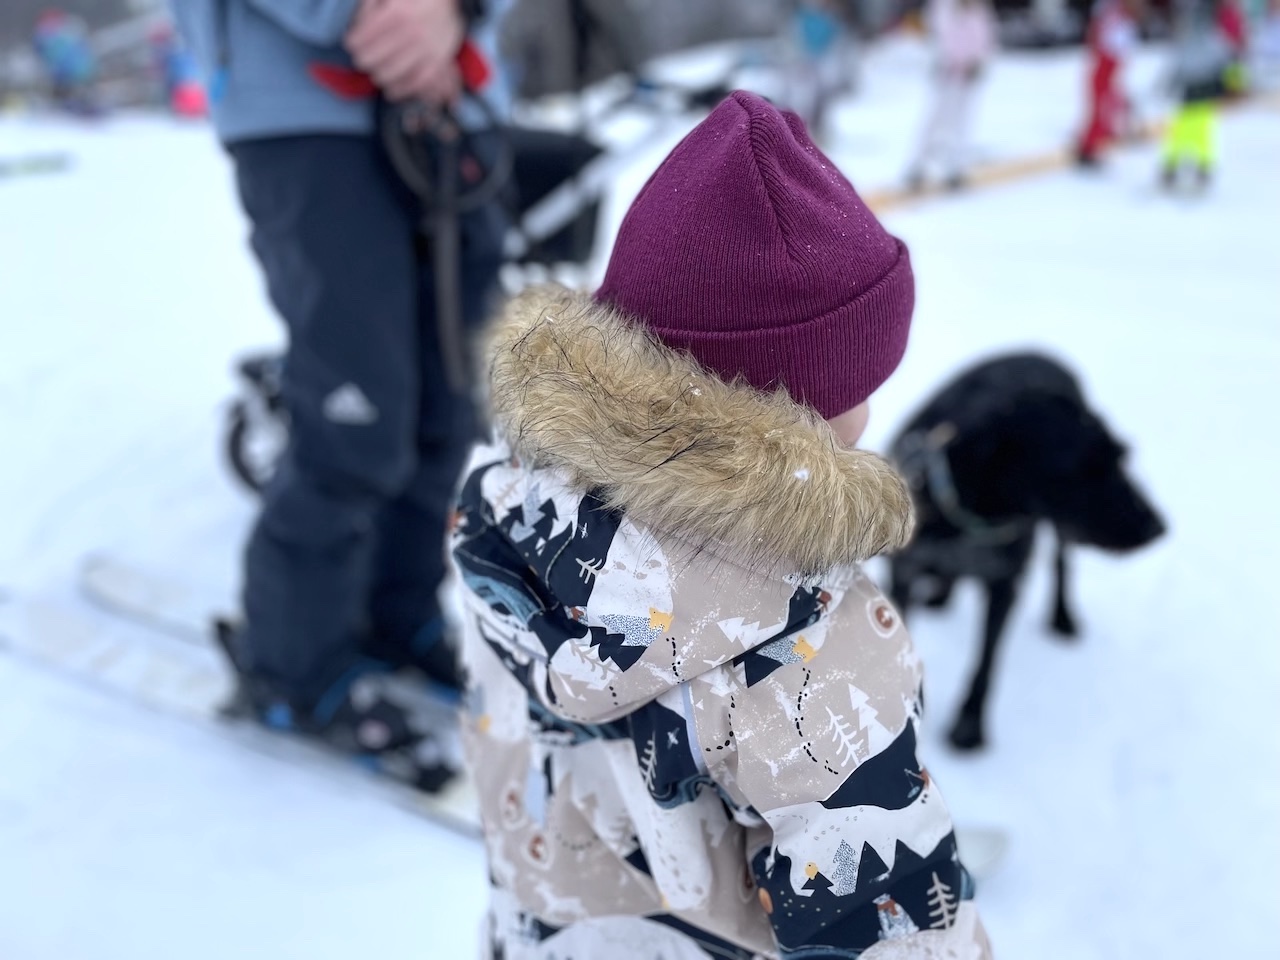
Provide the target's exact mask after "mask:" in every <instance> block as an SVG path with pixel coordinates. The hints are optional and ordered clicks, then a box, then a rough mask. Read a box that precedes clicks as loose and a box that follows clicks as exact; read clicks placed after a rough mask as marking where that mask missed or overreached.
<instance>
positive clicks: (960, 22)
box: [907, 0, 997, 190]
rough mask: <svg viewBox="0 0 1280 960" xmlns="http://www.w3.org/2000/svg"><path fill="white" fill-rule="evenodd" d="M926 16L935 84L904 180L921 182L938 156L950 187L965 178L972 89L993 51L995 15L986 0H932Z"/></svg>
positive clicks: (913, 183)
mask: <svg viewBox="0 0 1280 960" xmlns="http://www.w3.org/2000/svg"><path fill="white" fill-rule="evenodd" d="M925 19H926V23H927V24H928V27H929V32H930V33H931V34H932V36H933V40H934V46H935V58H936V62H935V64H934V87H935V89H934V97H933V107H932V109H931V111H930V113H929V118H928V121H927V123H926V124H925V128H924V135H923V137H922V138H921V142H920V148H919V152H918V153H917V155H916V159H915V163H914V164H913V165H912V168H911V172H910V174H909V175H908V177H907V185H908V187H910V188H911V189H913V190H918V189H920V188H921V187H923V186H924V179H925V174H926V172H927V169H928V167H929V165H930V164H933V163H935V162H936V163H940V164H941V165H942V167H943V169H944V171H945V176H946V178H947V184H948V185H949V186H950V187H952V188H953V189H954V188H957V187H960V186H962V185H963V184H964V175H965V174H964V166H965V152H966V150H967V148H968V139H969V137H968V133H969V130H968V128H969V118H970V115H971V113H972V105H973V96H974V91H975V90H976V89H977V86H978V80H979V79H980V78H981V76H982V72H983V70H984V69H985V68H986V65H987V63H988V62H989V61H990V60H991V58H992V56H994V55H995V52H996V44H997V40H996V30H997V25H996V15H995V11H994V10H993V9H992V8H991V4H990V3H989V2H988V0H930V3H929V5H928V7H927V8H926V10H925Z"/></svg>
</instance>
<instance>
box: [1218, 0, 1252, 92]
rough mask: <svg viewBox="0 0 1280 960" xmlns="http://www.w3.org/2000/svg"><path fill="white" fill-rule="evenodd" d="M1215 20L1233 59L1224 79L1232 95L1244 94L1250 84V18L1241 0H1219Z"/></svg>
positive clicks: (1227, 90)
mask: <svg viewBox="0 0 1280 960" xmlns="http://www.w3.org/2000/svg"><path fill="white" fill-rule="evenodd" d="M1217 7H1218V12H1217V16H1216V17H1215V20H1216V22H1217V25H1218V29H1219V30H1220V31H1221V33H1222V35H1223V37H1224V39H1225V40H1226V43H1227V46H1228V48H1229V49H1230V51H1231V60H1230V63H1229V64H1228V65H1227V70H1226V73H1225V76H1224V77H1223V81H1224V82H1225V84H1226V93H1227V95H1228V96H1231V97H1238V96H1242V95H1243V94H1244V93H1245V92H1246V90H1247V88H1248V86H1249V70H1248V64H1249V19H1248V17H1247V16H1246V15H1245V12H1244V9H1243V8H1242V7H1241V6H1240V3H1239V0H1218V4H1217Z"/></svg>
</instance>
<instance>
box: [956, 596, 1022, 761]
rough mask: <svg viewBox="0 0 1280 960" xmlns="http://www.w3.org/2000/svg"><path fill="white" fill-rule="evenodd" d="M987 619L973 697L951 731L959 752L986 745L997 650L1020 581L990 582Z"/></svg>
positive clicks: (967, 702) (974, 676) (969, 697)
mask: <svg viewBox="0 0 1280 960" xmlns="http://www.w3.org/2000/svg"><path fill="white" fill-rule="evenodd" d="M986 588H987V619H986V623H985V625H984V626H983V632H982V657H981V658H980V659H979V661H978V668H977V669H976V670H975V671H974V673H973V680H972V681H970V683H969V695H968V696H967V697H966V698H965V701H964V705H963V706H962V707H961V708H960V713H959V715H957V717H956V722H955V724H954V725H953V726H952V727H951V734H950V740H951V743H952V745H953V746H954V747H956V748H957V749H959V750H976V749H977V748H978V747H981V746H982V745H983V744H984V743H986V737H985V734H984V729H983V716H984V714H985V711H986V705H987V692H988V690H989V688H990V686H991V670H992V668H993V667H994V666H995V660H996V650H997V648H998V647H999V646H1000V637H1001V635H1002V634H1003V633H1004V627H1005V623H1006V622H1008V619H1009V611H1011V610H1012V609H1013V601H1014V598H1015V597H1016V596H1017V580H1016V579H1015V578H1013V577H1010V578H1008V579H1006V580H995V581H988V582H987V583H986Z"/></svg>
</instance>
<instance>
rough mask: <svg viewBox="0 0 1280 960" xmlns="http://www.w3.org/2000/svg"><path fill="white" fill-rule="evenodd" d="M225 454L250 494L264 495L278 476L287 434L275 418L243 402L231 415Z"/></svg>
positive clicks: (236, 404)
mask: <svg viewBox="0 0 1280 960" xmlns="http://www.w3.org/2000/svg"><path fill="white" fill-rule="evenodd" d="M227 419H228V425H227V440H226V453H227V462H228V463H229V464H230V465H231V471H232V473H234V474H235V475H236V477H237V478H238V479H239V480H240V482H241V483H243V484H244V485H245V486H246V487H247V488H248V489H249V490H251V491H253V492H254V493H261V492H262V490H263V488H264V487H266V485H267V484H268V483H269V482H270V481H271V478H272V477H273V476H275V472H276V467H277V465H278V464H279V461H280V456H281V455H282V454H283V453H284V447H285V444H286V443H287V442H288V430H287V428H286V427H285V425H284V423H283V422H282V421H281V420H280V419H279V418H278V417H276V416H273V415H271V414H265V413H263V412H262V411H257V412H255V411H253V410H252V409H250V406H249V405H248V404H246V403H245V402H244V401H242V400H237V401H236V402H235V403H234V404H232V406H231V411H230V413H229V415H228V418H227Z"/></svg>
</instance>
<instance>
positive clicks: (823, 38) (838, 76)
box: [787, 0, 854, 143]
mask: <svg viewBox="0 0 1280 960" xmlns="http://www.w3.org/2000/svg"><path fill="white" fill-rule="evenodd" d="M844 33H845V26H844V23H843V22H842V21H841V17H840V11H839V9H838V8H837V6H836V4H835V2H834V0H799V2H797V3H796V5H795V10H794V12H793V14H792V19H791V38H790V40H791V45H792V62H791V64H790V67H789V69H788V73H787V88H788V93H787V100H788V102H789V103H790V105H791V108H792V109H793V110H794V111H795V112H796V113H798V114H799V115H800V117H801V118H802V119H803V120H804V122H805V125H806V126H807V127H808V128H809V130H810V131H811V132H812V133H813V137H814V139H815V140H817V141H818V142H819V143H822V142H824V141H825V140H826V139H827V137H828V134H829V131H828V130H827V112H828V110H829V108H830V106H831V101H832V100H834V99H835V97H836V96H838V95H839V94H840V93H842V92H844V90H845V89H847V87H848V82H847V78H848V76H849V75H850V68H851V66H852V64H849V63H846V62H845V60H846V57H848V58H852V56H853V55H854V51H853V50H852V48H851V47H849V46H847V44H846V41H845V36H844Z"/></svg>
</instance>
